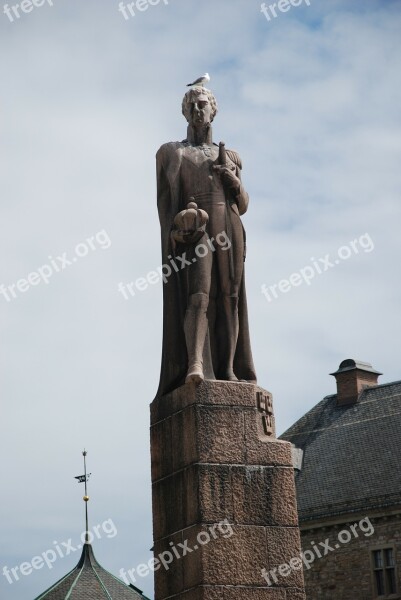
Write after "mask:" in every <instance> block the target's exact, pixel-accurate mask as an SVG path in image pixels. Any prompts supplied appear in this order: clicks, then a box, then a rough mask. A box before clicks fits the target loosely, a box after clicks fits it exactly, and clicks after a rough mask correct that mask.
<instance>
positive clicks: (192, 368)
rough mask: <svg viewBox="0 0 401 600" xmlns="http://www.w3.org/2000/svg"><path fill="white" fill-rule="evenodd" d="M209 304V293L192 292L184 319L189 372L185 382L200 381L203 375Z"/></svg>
mask: <svg viewBox="0 0 401 600" xmlns="http://www.w3.org/2000/svg"><path fill="white" fill-rule="evenodd" d="M208 304H209V296H208V295H207V294H192V295H191V296H190V297H189V304H188V308H187V310H186V313H185V319H184V333H185V341H186V344H187V353H188V372H187V376H186V378H185V383H188V382H190V381H193V382H195V383H200V382H201V381H203V379H204V375H203V347H204V345H205V339H206V333H207V328H208V320H207V316H206V311H207V307H208Z"/></svg>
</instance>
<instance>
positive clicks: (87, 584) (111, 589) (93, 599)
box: [35, 544, 148, 600]
mask: <svg viewBox="0 0 401 600" xmlns="http://www.w3.org/2000/svg"><path fill="white" fill-rule="evenodd" d="M106 599H107V600H148V599H147V598H146V596H144V595H143V594H141V593H140V592H139V590H138V591H137V590H136V589H133V588H131V587H129V586H127V585H125V583H123V582H122V581H120V579H117V577H114V575H112V574H111V573H108V571H105V569H103V567H101V566H100V564H99V563H98V562H97V560H96V558H95V555H94V554H93V550H92V546H91V545H90V544H84V547H83V550H82V555H81V558H80V560H79V562H78V564H77V566H76V567H75V569H73V570H72V571H70V572H69V573H68V574H67V575H66V576H65V577H63V578H62V579H60V581H58V582H57V583H55V584H54V585H53V586H52V587H51V588H49V589H48V590H47V591H46V592H44V593H43V594H41V595H40V596H38V597H37V598H36V599H35V600H106Z"/></svg>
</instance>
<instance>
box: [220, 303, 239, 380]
mask: <svg viewBox="0 0 401 600" xmlns="http://www.w3.org/2000/svg"><path fill="white" fill-rule="evenodd" d="M223 314H224V317H223V318H224V327H225V339H224V350H225V352H224V359H225V364H224V366H223V370H222V373H223V378H224V379H225V380H226V381H238V377H237V376H236V375H235V373H234V357H235V351H236V349H237V342H238V333H239V320H238V296H223Z"/></svg>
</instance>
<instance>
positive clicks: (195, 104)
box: [182, 87, 217, 127]
mask: <svg viewBox="0 0 401 600" xmlns="http://www.w3.org/2000/svg"><path fill="white" fill-rule="evenodd" d="M216 113H217V102H216V98H215V97H214V96H213V94H212V92H211V91H210V90H207V89H206V88H204V87H194V88H192V89H190V90H189V92H187V93H186V94H185V96H184V98H183V101H182V114H183V115H184V117H185V118H186V120H187V121H188V123H189V124H190V125H193V126H194V127H200V126H203V125H210V123H211V122H212V121H213V119H214V117H215V116H216Z"/></svg>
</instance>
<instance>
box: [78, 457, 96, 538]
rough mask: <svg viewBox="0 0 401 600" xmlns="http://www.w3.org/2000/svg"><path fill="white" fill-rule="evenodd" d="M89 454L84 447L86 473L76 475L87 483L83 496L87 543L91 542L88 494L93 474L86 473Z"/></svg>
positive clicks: (79, 481)
mask: <svg viewBox="0 0 401 600" xmlns="http://www.w3.org/2000/svg"><path fill="white" fill-rule="evenodd" d="M87 454H88V453H87V451H86V450H85V449H84V451H83V452H82V456H83V457H84V474H83V475H77V476H76V477H75V479H77V480H78V483H85V496H84V497H83V500H84V502H85V525H86V530H85V543H86V544H89V522H88V501H89V496H88V479H89V477H90V476H91V475H92V473H86V455H87Z"/></svg>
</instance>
